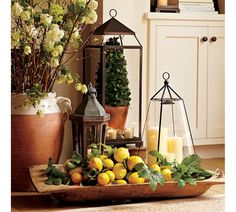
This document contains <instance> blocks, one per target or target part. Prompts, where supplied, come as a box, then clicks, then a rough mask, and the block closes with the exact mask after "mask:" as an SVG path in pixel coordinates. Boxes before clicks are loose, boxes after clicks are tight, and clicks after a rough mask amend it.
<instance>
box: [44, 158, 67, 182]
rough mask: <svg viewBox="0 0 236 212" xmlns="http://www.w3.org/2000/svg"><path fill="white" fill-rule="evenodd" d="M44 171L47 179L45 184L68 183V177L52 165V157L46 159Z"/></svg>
mask: <svg viewBox="0 0 236 212" xmlns="http://www.w3.org/2000/svg"><path fill="white" fill-rule="evenodd" d="M45 172H46V175H47V177H48V178H47V180H46V181H45V184H47V185H60V184H65V185H69V184H70V178H69V177H68V176H67V175H66V174H65V173H64V172H62V171H61V170H60V169H58V168H56V167H55V166H53V163H52V158H49V159H48V166H47V168H46V171H45Z"/></svg>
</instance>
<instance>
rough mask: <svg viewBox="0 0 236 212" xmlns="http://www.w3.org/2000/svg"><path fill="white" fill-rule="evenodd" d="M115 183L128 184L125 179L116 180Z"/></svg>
mask: <svg viewBox="0 0 236 212" xmlns="http://www.w3.org/2000/svg"><path fill="white" fill-rule="evenodd" d="M114 184H127V182H126V181H125V180H115V181H114Z"/></svg>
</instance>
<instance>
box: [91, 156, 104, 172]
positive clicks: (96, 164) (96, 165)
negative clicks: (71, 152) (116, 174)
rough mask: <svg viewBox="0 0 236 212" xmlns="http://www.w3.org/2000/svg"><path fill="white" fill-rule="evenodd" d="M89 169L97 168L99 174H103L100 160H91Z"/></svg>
mask: <svg viewBox="0 0 236 212" xmlns="http://www.w3.org/2000/svg"><path fill="white" fill-rule="evenodd" d="M89 168H90V169H93V168H96V169H98V171H99V172H101V171H102V168H103V164H102V160H101V159H100V158H91V159H90V160H89Z"/></svg>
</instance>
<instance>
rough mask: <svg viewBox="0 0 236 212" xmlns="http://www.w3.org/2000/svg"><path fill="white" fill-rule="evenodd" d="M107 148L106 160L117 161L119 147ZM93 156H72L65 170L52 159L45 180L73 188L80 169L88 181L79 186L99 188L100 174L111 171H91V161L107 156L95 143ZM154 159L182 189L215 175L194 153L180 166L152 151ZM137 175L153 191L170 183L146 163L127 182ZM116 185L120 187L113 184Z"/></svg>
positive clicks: (135, 167) (92, 151)
mask: <svg viewBox="0 0 236 212" xmlns="http://www.w3.org/2000/svg"><path fill="white" fill-rule="evenodd" d="M102 146H103V147H104V148H105V152H106V154H105V156H106V158H107V159H108V158H110V159H111V160H114V152H115V151H116V150H117V148H116V147H115V148H112V147H111V146H107V145H103V144H102ZM90 147H91V154H90V155H87V156H86V157H84V158H83V157H82V156H81V155H80V154H78V153H77V152H74V153H73V155H72V157H71V158H70V159H68V160H66V161H65V163H64V169H63V170H61V169H59V168H57V167H56V166H54V165H53V163H52V159H51V158H50V159H49V161H48V167H47V168H46V175H47V177H48V178H47V180H46V181H45V183H46V184H48V185H60V184H65V185H73V184H75V183H73V181H72V179H71V174H70V173H71V172H70V171H72V170H76V169H78V168H79V169H80V170H81V171H80V172H82V173H83V176H84V178H86V181H83V182H81V183H80V184H79V185H81V186H86V185H97V178H98V175H99V173H104V172H106V171H108V169H107V168H106V167H105V166H103V168H102V170H100V171H99V170H98V169H96V168H92V169H91V168H89V160H90V159H91V158H101V157H103V156H104V154H102V153H101V151H100V148H99V146H98V145H96V144H91V145H90ZM149 154H151V155H152V156H155V157H156V158H157V163H156V164H157V165H158V166H159V167H160V170H163V169H166V168H167V169H169V170H170V171H171V180H172V181H176V182H177V185H178V187H179V188H182V187H184V186H185V185H186V183H189V184H191V185H196V181H200V180H205V179H208V178H210V177H212V176H213V173H210V172H208V171H207V170H205V169H203V168H201V167H200V163H201V158H200V156H199V155H197V154H192V155H189V156H187V157H185V158H184V159H183V160H182V162H181V163H180V164H179V163H177V162H176V161H174V162H171V163H170V162H168V161H167V160H166V159H165V158H164V157H163V155H161V154H160V153H159V152H158V151H155V150H153V151H151V152H149ZM123 165H124V167H125V168H127V159H126V160H124V161H123ZM133 172H137V173H138V177H139V178H145V182H148V183H149V184H150V187H151V189H152V190H156V189H157V187H158V184H159V185H164V184H165V182H166V181H167V180H166V179H165V176H164V175H163V173H162V172H161V171H157V170H156V169H154V168H150V167H148V166H147V165H146V164H145V163H142V162H141V163H137V164H136V165H135V166H134V168H133V170H132V172H129V173H127V175H126V177H125V178H124V179H125V180H127V179H128V178H129V176H130V174H131V173H133ZM113 184H117V183H116V182H115V181H113Z"/></svg>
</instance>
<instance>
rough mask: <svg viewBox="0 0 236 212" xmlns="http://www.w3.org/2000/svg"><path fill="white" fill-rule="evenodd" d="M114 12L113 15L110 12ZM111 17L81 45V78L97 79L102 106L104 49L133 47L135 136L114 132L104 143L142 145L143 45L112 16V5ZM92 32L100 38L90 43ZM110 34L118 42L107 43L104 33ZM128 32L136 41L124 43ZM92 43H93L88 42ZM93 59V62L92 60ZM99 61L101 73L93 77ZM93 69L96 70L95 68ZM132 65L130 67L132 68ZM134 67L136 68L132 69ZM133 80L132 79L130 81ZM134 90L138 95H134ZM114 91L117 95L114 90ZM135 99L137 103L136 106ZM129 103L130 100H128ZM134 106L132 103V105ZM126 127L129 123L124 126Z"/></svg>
mask: <svg viewBox="0 0 236 212" xmlns="http://www.w3.org/2000/svg"><path fill="white" fill-rule="evenodd" d="M113 12H114V15H112V13H113ZM109 14H110V16H111V18H110V19H109V20H108V21H107V22H105V23H104V24H102V25H101V26H99V27H98V28H97V29H96V30H95V31H94V32H93V34H92V36H91V37H90V39H89V40H88V41H87V42H86V44H85V46H84V48H83V58H84V59H83V77H84V79H83V80H84V82H86V83H87V82H90V81H92V82H93V81H96V82H97V84H99V88H98V87H96V88H97V91H98V100H99V102H101V104H102V105H103V106H104V107H105V96H106V95H107V94H106V89H105V88H106V87H105V86H106V53H107V51H109V50H120V49H121V50H126V51H128V50H131V51H136V53H137V56H138V58H137V60H136V61H137V62H136V61H135V62H134V63H135V66H136V67H135V68H137V71H135V74H136V76H137V77H138V80H136V81H135V83H137V85H136V86H134V87H135V89H134V90H133V91H132V90H131V93H132V92H134V93H135V95H134V96H135V100H133V104H134V106H135V107H136V109H137V108H138V109H137V110H138V111H135V112H134V111H132V112H133V113H135V130H134V136H132V138H129V137H128V138H125V137H122V136H121V137H119V136H117V137H116V138H115V139H110V138H109V137H108V138H107V139H106V143H107V144H109V145H113V144H115V145H116V144H117V145H118V144H119V145H125V144H127V143H129V144H132V143H133V144H136V146H142V144H143V142H142V139H141V126H142V124H141V112H142V105H141V103H142V45H141V43H140V42H139V40H138V38H137V37H136V34H135V32H134V31H132V30H131V29H129V28H128V27H126V26H125V25H124V24H122V23H121V22H119V21H118V20H117V19H115V16H116V15H117V11H116V10H115V9H112V10H110V12H109ZM94 36H95V37H96V36H99V37H101V38H102V39H101V40H100V41H101V42H98V43H97V44H93V43H92V42H91V41H94V40H93V39H92V38H94ZM107 36H108V37H109V36H112V37H114V36H115V37H116V38H117V39H118V41H119V44H120V45H107V42H106V37H107ZM126 36H129V39H128V40H129V41H130V40H132V42H133V43H135V45H130V44H126V42H125V37H126ZM91 43H92V44H91ZM133 43H132V44H133ZM132 57H135V54H132ZM95 61H96V62H95ZM98 64H99V66H100V69H101V71H100V74H99V75H98V76H97V78H96V74H97V72H96V70H97V69H98V67H97V66H98ZM94 70H95V71H94ZM133 70H134V69H132V71H133ZM135 70H136V69H135ZM132 83H134V82H132ZM136 94H137V95H136ZM114 95H116V93H115V91H114ZM137 103H138V106H136V105H137ZM131 104H132V100H131ZM133 109H134V107H133ZM127 127H129V126H127Z"/></svg>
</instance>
